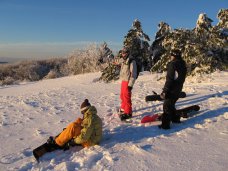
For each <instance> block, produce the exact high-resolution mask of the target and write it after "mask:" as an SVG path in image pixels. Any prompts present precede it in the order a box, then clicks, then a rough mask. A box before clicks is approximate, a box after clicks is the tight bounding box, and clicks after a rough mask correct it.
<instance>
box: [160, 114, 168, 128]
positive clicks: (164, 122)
mask: <svg viewBox="0 0 228 171" xmlns="http://www.w3.org/2000/svg"><path fill="white" fill-rule="evenodd" d="M161 119H162V124H161V125H158V128H160V129H170V119H168V117H167V116H165V115H163V116H162V118H161Z"/></svg>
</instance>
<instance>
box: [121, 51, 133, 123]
mask: <svg viewBox="0 0 228 171" xmlns="http://www.w3.org/2000/svg"><path fill="white" fill-rule="evenodd" d="M122 59H123V62H122V64H121V70H120V79H121V80H122V82H121V92H120V99H121V106H120V115H119V116H120V119H121V120H126V119H129V118H131V117H132V103H131V94H132V88H133V85H134V83H135V80H136V78H137V65H136V61H135V59H134V58H133V57H132V56H131V55H130V51H129V50H128V49H127V48H123V50H122Z"/></svg>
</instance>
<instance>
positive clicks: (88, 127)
mask: <svg viewBox="0 0 228 171" xmlns="http://www.w3.org/2000/svg"><path fill="white" fill-rule="evenodd" d="M82 126H83V128H82V130H81V134H80V135H79V136H77V137H76V138H75V139H74V141H75V143H76V144H82V143H84V142H86V141H88V140H89V138H90V137H91V134H92V132H93V128H92V117H88V118H85V120H84V121H83V123H82Z"/></svg>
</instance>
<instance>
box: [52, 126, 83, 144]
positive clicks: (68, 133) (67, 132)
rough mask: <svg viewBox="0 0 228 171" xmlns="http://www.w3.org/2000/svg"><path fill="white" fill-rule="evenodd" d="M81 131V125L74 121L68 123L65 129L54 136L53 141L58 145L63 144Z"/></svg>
mask: <svg viewBox="0 0 228 171" xmlns="http://www.w3.org/2000/svg"><path fill="white" fill-rule="evenodd" d="M80 132H81V125H80V124H78V123H75V122H72V123H70V124H69V125H68V126H67V128H66V129H64V130H63V131H62V132H61V133H60V134H59V136H58V137H56V138H55V142H56V144H57V145H59V146H60V147H62V146H64V145H65V144H66V143H67V142H68V141H70V140H71V139H72V138H73V137H76V136H78V135H79V134H80Z"/></svg>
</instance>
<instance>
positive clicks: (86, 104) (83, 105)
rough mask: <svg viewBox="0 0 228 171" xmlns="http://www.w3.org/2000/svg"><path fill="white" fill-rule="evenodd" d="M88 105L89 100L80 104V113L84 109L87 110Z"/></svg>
mask: <svg viewBox="0 0 228 171" xmlns="http://www.w3.org/2000/svg"><path fill="white" fill-rule="evenodd" d="M89 106H91V105H90V103H89V100H88V99H85V100H84V102H83V103H82V104H81V109H80V110H81V112H83V111H85V110H86V109H88V108H89Z"/></svg>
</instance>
